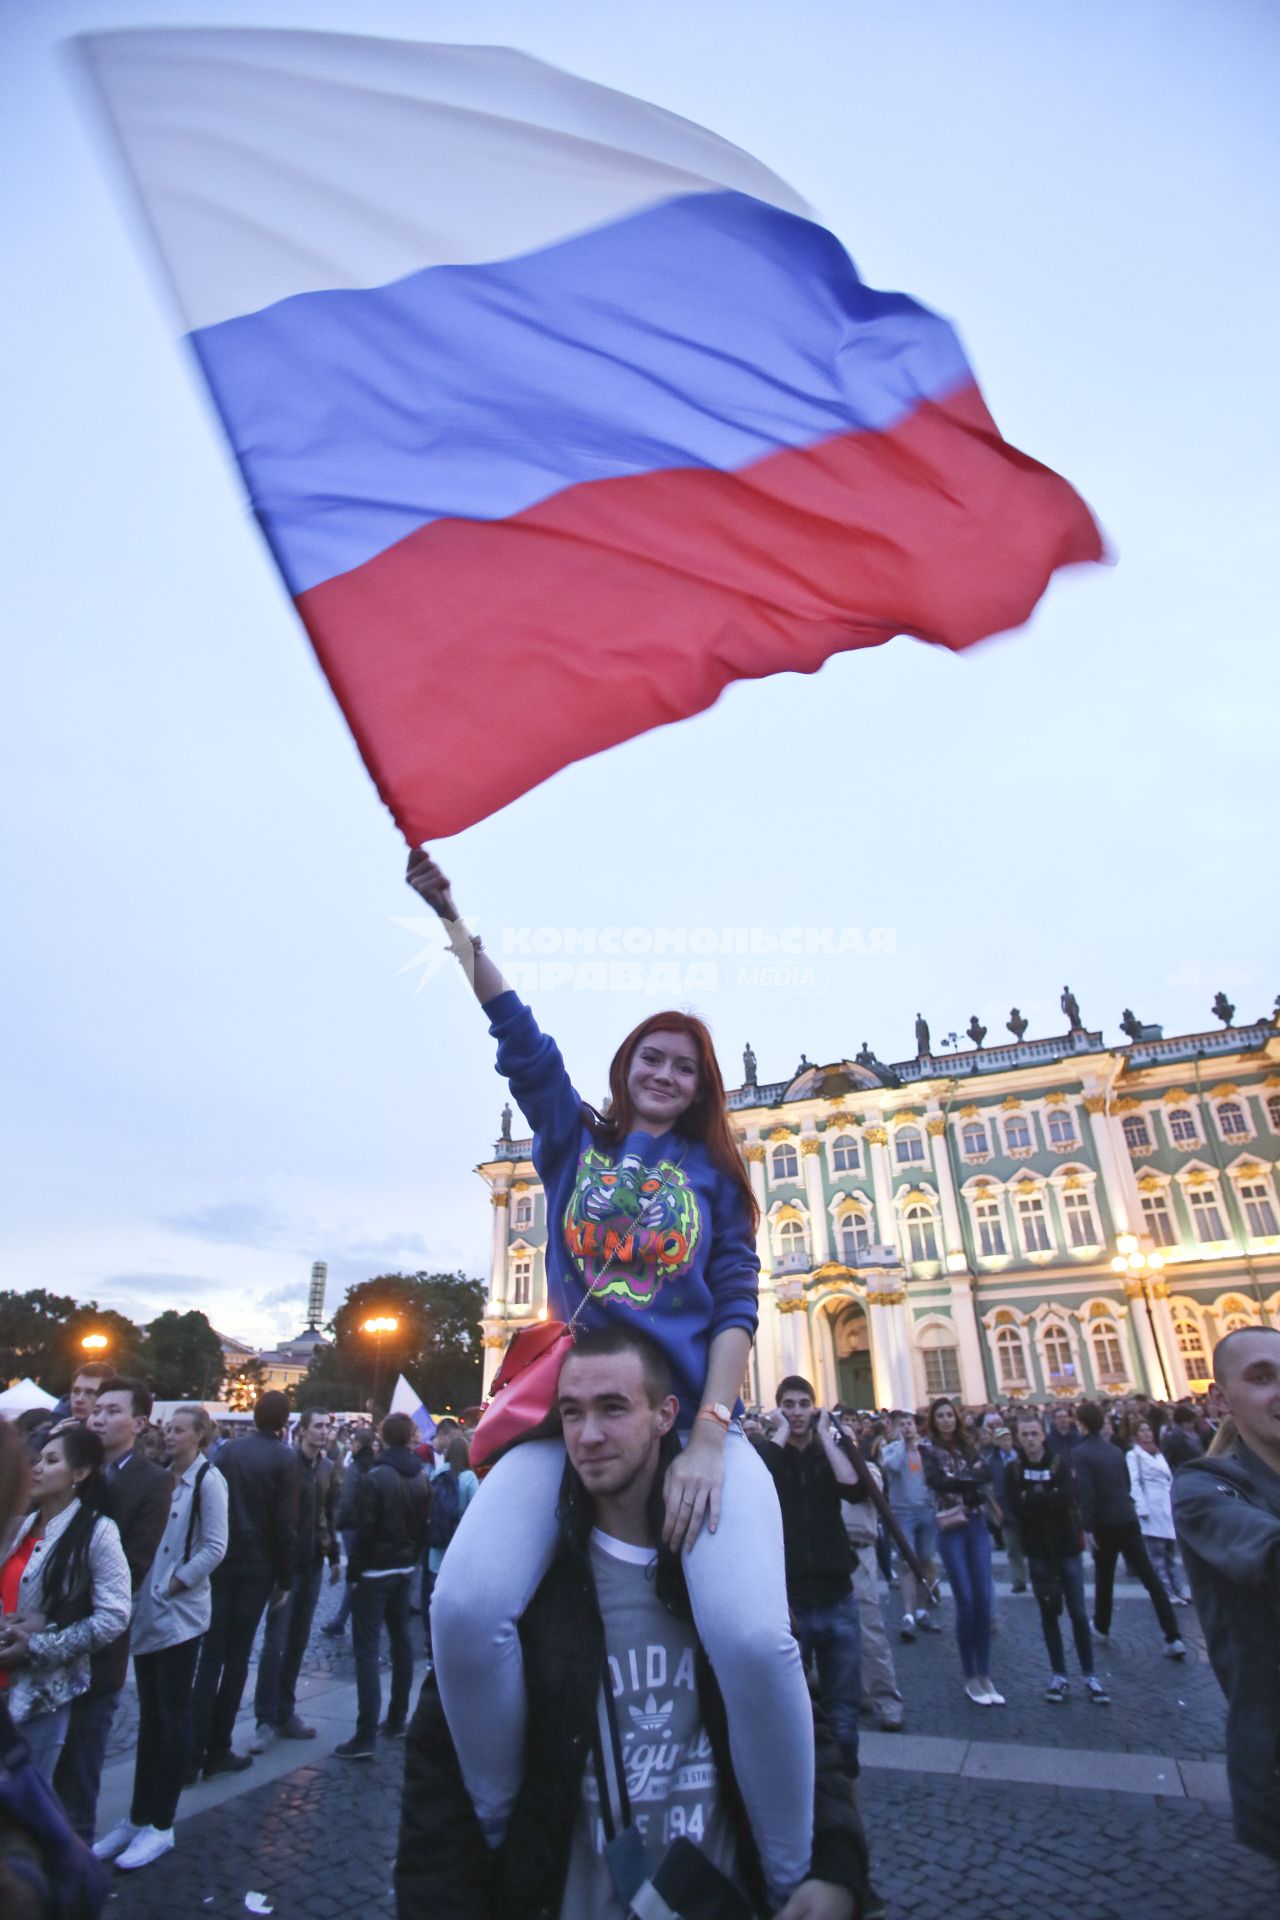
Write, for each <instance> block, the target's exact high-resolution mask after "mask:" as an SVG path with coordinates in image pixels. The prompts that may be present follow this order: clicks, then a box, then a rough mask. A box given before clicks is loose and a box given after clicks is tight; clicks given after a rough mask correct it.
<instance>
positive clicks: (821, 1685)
mask: <svg viewBox="0 0 1280 1920" xmlns="http://www.w3.org/2000/svg"><path fill="white" fill-rule="evenodd" d="M791 1611H792V1613H793V1614H794V1615H795V1621H796V1636H797V1638H798V1639H799V1642H800V1657H801V1659H802V1660H803V1661H804V1663H805V1666H806V1667H807V1666H808V1665H809V1663H810V1661H812V1662H813V1663H814V1664H815V1665H816V1667H817V1669H818V1697H819V1698H820V1700H821V1701H822V1711H823V1712H824V1713H825V1714H826V1716H827V1719H828V1720H829V1721H830V1722H831V1731H832V1732H833V1733H834V1734H835V1737H836V1743H837V1745H838V1746H839V1748H840V1758H841V1759H842V1760H843V1761H844V1764H845V1770H846V1771H847V1772H848V1773H850V1774H851V1775H852V1776H853V1777H854V1779H856V1778H857V1775H858V1712H859V1709H860V1708H861V1706H862V1628H861V1622H860V1621H859V1618H858V1603H857V1601H856V1600H855V1599H854V1597H853V1595H852V1594H851V1593H847V1594H846V1595H845V1597H844V1599H843V1600H833V1601H831V1602H830V1603H829V1604H828V1605H826V1606H818V1607H806V1606H795V1607H793V1608H792V1610H791Z"/></svg>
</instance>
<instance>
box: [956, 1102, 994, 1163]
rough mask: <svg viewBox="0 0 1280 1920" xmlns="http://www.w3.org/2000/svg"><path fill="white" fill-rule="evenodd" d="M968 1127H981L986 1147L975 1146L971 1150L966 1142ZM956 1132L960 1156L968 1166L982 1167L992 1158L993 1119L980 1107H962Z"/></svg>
mask: <svg viewBox="0 0 1280 1920" xmlns="http://www.w3.org/2000/svg"><path fill="white" fill-rule="evenodd" d="M966 1127H980V1128H981V1129H982V1137H983V1139H984V1140H985V1141H986V1145H985V1146H984V1147H975V1148H974V1149H973V1151H972V1152H971V1151H970V1149H969V1148H968V1146H966V1144H965V1137H964V1134H965V1128H966ZM956 1133H957V1135H958V1138H957V1140H956V1145H957V1147H958V1148H959V1151H960V1158H961V1159H962V1160H963V1161H964V1163H965V1165H966V1166H970V1167H980V1166H983V1165H984V1164H985V1163H986V1162H987V1161H988V1160H990V1159H991V1157H992V1155H991V1120H990V1117H989V1116H988V1115H987V1114H985V1113H984V1112H983V1111H982V1109H981V1108H980V1107H962V1108H961V1109H960V1115H959V1118H958V1120H957V1121H956Z"/></svg>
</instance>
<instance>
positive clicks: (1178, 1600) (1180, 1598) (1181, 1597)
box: [1169, 1593, 1191, 1607]
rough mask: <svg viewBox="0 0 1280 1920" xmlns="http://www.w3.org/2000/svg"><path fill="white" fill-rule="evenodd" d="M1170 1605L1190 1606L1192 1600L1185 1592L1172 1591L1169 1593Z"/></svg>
mask: <svg viewBox="0 0 1280 1920" xmlns="http://www.w3.org/2000/svg"><path fill="white" fill-rule="evenodd" d="M1169 1605H1170V1606H1171V1607H1189V1606H1190V1605H1191V1602H1190V1601H1189V1600H1188V1598H1187V1596H1186V1594H1185V1593H1171V1594H1170V1595H1169Z"/></svg>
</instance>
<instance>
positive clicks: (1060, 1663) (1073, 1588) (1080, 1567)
mask: <svg viewBox="0 0 1280 1920" xmlns="http://www.w3.org/2000/svg"><path fill="white" fill-rule="evenodd" d="M1031 1587H1032V1591H1033V1592H1034V1594H1035V1596H1036V1600H1037V1601H1038V1602H1039V1606H1040V1631H1041V1633H1042V1634H1043V1635H1044V1649H1045V1652H1046V1653H1047V1654H1048V1656H1049V1671H1050V1672H1051V1673H1055V1674H1062V1675H1065V1673H1066V1671H1067V1669H1066V1658H1067V1656H1066V1654H1065V1652H1064V1651H1063V1646H1062V1628H1061V1627H1060V1626H1059V1624H1058V1621H1059V1617H1060V1615H1061V1613H1062V1603H1063V1601H1064V1600H1065V1601H1066V1603H1067V1613H1068V1615H1069V1617H1070V1620H1071V1637H1072V1639H1073V1640H1074V1641H1075V1643H1076V1658H1077V1659H1078V1660H1079V1662H1080V1671H1081V1673H1082V1674H1083V1675H1084V1676H1085V1679H1086V1680H1087V1679H1089V1678H1090V1677H1091V1676H1092V1674H1093V1636H1092V1634H1091V1633H1090V1632H1089V1609H1088V1607H1087V1606H1086V1605H1085V1598H1084V1556H1083V1555H1082V1554H1079V1553H1061V1554H1059V1553H1051V1554H1039V1553H1033V1554H1032V1556H1031Z"/></svg>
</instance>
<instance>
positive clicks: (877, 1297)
mask: <svg viewBox="0 0 1280 1920" xmlns="http://www.w3.org/2000/svg"><path fill="white" fill-rule="evenodd" d="M906 1303H907V1290H906V1288H905V1287H897V1288H895V1289H894V1291H893V1292H892V1293H887V1292H885V1293H873V1292H872V1291H871V1289H870V1288H868V1289H867V1305H868V1306H869V1307H903V1306H905V1305H906Z"/></svg>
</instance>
